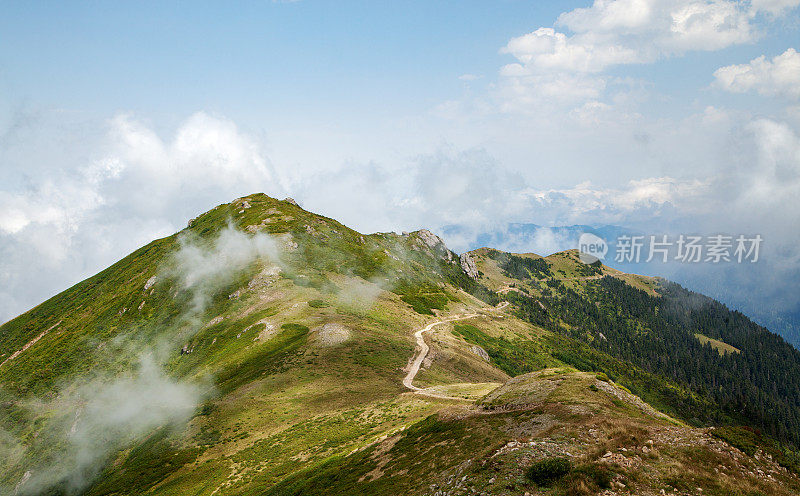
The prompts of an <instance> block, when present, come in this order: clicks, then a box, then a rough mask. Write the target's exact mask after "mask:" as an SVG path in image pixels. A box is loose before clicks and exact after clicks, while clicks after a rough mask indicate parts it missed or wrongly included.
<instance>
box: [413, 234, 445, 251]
mask: <svg viewBox="0 0 800 496" xmlns="http://www.w3.org/2000/svg"><path fill="white" fill-rule="evenodd" d="M417 235H418V236H419V239H421V240H422V242H423V243H425V246H427V247H428V248H430V249H431V250H433V249H434V248H436V247H437V246H439V245H444V241H442V238H440V237H439V236H437V235H435V234H433V233H432V232H430V231H428V230H427V229H420V230H419V231H417Z"/></svg>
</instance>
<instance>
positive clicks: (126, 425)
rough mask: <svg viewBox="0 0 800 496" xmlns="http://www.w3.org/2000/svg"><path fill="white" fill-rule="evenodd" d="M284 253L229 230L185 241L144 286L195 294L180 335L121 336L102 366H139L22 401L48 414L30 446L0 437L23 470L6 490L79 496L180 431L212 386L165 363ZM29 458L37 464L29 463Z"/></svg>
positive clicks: (176, 331)
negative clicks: (122, 458) (246, 276)
mask: <svg viewBox="0 0 800 496" xmlns="http://www.w3.org/2000/svg"><path fill="white" fill-rule="evenodd" d="M279 252H280V249H279V247H278V244H277V243H276V241H275V240H274V239H273V238H272V237H271V236H269V235H266V234H263V233H257V234H255V235H248V234H246V233H243V232H241V231H239V230H237V229H236V228H234V227H233V226H231V225H229V226H228V227H226V228H224V229H222V230H221V231H220V232H219V234H218V235H217V236H216V237H214V238H212V239H210V240H209V239H203V238H200V237H197V236H195V235H192V234H186V235H183V236H182V237H181V238H180V239H179V246H178V249H177V250H176V251H175V252H174V253H172V254H171V255H170V256H169V257H168V258H167V260H165V262H164V263H163V264H162V265H161V266H160V267H159V270H158V275H157V276H156V277H155V278H154V279H151V280H150V281H148V283H147V284H148V285H151V286H156V285H160V284H169V285H170V292H171V293H172V294H173V295H174V296H175V297H177V296H178V294H179V293H181V292H185V293H186V294H187V295H188V298H187V300H186V304H185V305H186V306H185V308H183V310H182V313H181V314H180V316H179V317H178V318H177V319H175V321H174V322H173V324H172V326H173V329H165V330H163V331H164V332H160V333H159V335H158V339H157V340H156V341H155V342H153V341H145V340H144V339H143V338H142V337H141V336H138V335H136V333H120V335H119V336H118V338H117V339H114V340H112V342H110V343H109V344H110V346H108V348H107V349H104V351H103V352H102V356H103V357H104V360H103V361H105V360H110V362H109V363H117V364H119V363H120V360H122V361H123V362H124V360H125V359H126V358H125V357H135V361H134V365H133V366H126V365H123V367H125V368H126V369H127V370H125V371H123V372H122V373H121V374H115V373H113V372H112V371H98V372H96V373H93V374H92V375H90V376H86V377H81V378H78V379H74V380H72V381H71V382H70V383H69V384H64V385H62V386H61V387H60V388H59V390H58V394H57V395H56V397H55V399H50V398H26V399H18V400H16V401H15V403H17V404H19V405H23V406H24V407H25V409H26V410H27V411H28V412H29V413H31V416H32V417H33V418H35V417H37V416H40V415H42V412H50V413H49V414H46V415H45V420H44V422H43V424H41V425H40V426H39V427H38V428H39V431H38V434H37V436H35V437H34V438H33V440H32V441H28V442H24V441H22V440H20V439H17V438H16V437H15V436H14V435H13V434H11V433H8V432H4V431H0V460H2V465H3V466H4V467H5V468H4V470H14V469H16V470H20V471H21V472H23V474H24V475H23V476H22V478H21V479H20V480H19V481H18V482H17V483H16V484H15V486H14V487H6V488H2V487H0V494H19V495H34V494H41V493H43V492H46V491H48V490H54V489H55V490H58V491H61V492H63V493H65V494H78V493H80V492H81V491H82V490H84V489H85V488H86V487H88V486H89V485H90V484H91V483H92V482H93V481H94V480H95V479H96V478H97V476H98V475H99V474H100V473H101V472H102V470H103V468H104V467H105V466H106V465H107V464H108V463H109V462H111V461H112V459H113V457H114V455H115V454H116V453H117V452H119V451H120V450H123V449H125V448H127V447H130V446H132V445H134V444H135V443H137V442H140V441H142V440H143V439H144V438H145V437H147V436H148V435H150V434H152V433H153V432H154V431H155V430H157V429H161V428H166V429H173V431H174V432H176V433H178V434H180V432H181V430H182V429H183V428H185V426H186V424H187V422H188V421H189V420H190V419H191V418H192V416H193V415H194V414H195V412H196V411H197V408H198V407H199V405H200V404H201V403H202V402H203V401H204V400H206V399H207V398H208V397H209V396H210V395H212V394H213V386H212V385H210V384H207V383H202V382H198V381H195V380H190V379H183V380H179V379H176V378H174V377H171V376H170V374H169V372H168V367H167V365H166V363H167V360H169V359H170V358H171V357H173V356H174V354H175V350H176V349H177V348H178V347H179V346H180V343H181V342H182V340H185V339H187V338H188V337H191V336H192V335H193V334H194V333H196V332H197V331H198V330H199V329H200V328H201V326H202V322H203V317H204V313H205V312H206V310H207V308H208V305H209V303H210V302H211V300H212V298H213V297H214V295H215V294H217V293H218V292H219V291H220V290H222V289H223V288H225V287H227V286H229V285H230V284H231V283H232V282H234V280H235V278H236V277H237V276H239V275H240V274H241V273H242V271H244V270H246V269H247V268H249V267H251V266H253V264H255V263H262V264H266V265H269V266H279V265H280V256H279V255H280V253H279ZM98 356H99V355H98ZM96 358H97V357H96ZM39 418H42V417H39ZM26 455H27V456H26ZM32 459H33V460H36V461H37V463H32V464H31V462H30V460H32ZM26 463H28V464H30V466H26V465H25V464H26Z"/></svg>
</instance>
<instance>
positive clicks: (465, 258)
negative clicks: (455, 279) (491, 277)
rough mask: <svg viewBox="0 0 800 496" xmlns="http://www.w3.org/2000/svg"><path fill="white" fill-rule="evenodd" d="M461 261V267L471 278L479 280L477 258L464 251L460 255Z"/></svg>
mask: <svg viewBox="0 0 800 496" xmlns="http://www.w3.org/2000/svg"><path fill="white" fill-rule="evenodd" d="M458 260H459V262H461V269H463V270H464V272H465V273H466V274H467V275H468V276H470V277H471V278H473V279H475V280H476V281H477V280H478V267H477V266H476V265H475V260H473V259H472V257H471V256H470V254H469V253H464V254H462V255H461V256H460V257H459V259H458Z"/></svg>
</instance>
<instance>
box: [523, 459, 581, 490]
mask: <svg viewBox="0 0 800 496" xmlns="http://www.w3.org/2000/svg"><path fill="white" fill-rule="evenodd" d="M570 470H572V462H571V461H570V460H569V459H568V458H563V457H558V458H545V459H544V460H539V461H538V462H535V463H534V464H533V465H531V466H530V467H529V468H528V470H526V471H525V476H526V477H527V478H528V479H530V480H531V481H533V482H534V483H536V484H537V485H539V486H547V485H549V484H551V483H553V482H555V481H557V480H559V479H561V478H562V477H564V476H565V475H567V474H568V473H569V471H570Z"/></svg>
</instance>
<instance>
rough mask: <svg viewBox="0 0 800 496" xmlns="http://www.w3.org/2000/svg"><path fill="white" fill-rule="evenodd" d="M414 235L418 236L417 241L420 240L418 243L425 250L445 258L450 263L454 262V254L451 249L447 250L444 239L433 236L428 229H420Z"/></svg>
mask: <svg viewBox="0 0 800 496" xmlns="http://www.w3.org/2000/svg"><path fill="white" fill-rule="evenodd" d="M414 234H416V236H417V239H418V240H419V241H418V243H419V244H420V245H422V246H423V247H424V248H427V249H428V251H429V252H430V253H431V254H433V255H435V256H438V257H441V258H444V259H446V260H448V261H452V260H453V255H454V254H453V252H451V251H450V249H449V248H447V245H445V244H444V241H443V240H442V238H440V237H439V236H437V235H435V234H433V233H432V232H430V231H429V230H427V229H420V230H419V231H416V232H415V233H414Z"/></svg>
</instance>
